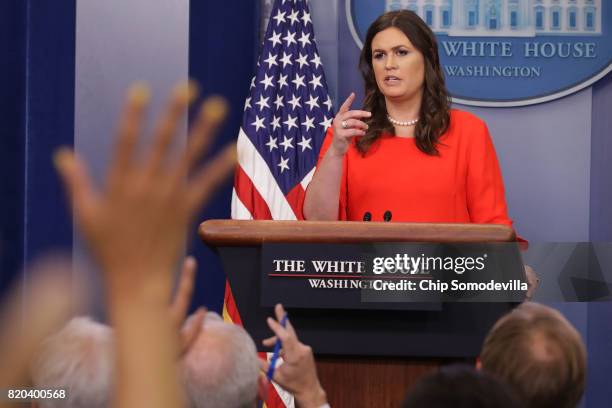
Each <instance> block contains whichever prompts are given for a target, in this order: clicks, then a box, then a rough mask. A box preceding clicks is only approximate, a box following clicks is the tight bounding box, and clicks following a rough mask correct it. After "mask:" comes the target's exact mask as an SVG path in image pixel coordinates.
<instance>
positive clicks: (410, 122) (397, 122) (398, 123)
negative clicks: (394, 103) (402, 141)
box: [387, 115, 419, 126]
mask: <svg viewBox="0 0 612 408" xmlns="http://www.w3.org/2000/svg"><path fill="white" fill-rule="evenodd" d="M387 119H389V122H391V123H392V124H394V125H395V126H414V125H416V123H417V122H418V121H419V118H416V119H412V120H407V121H405V122H403V121H401V120H396V119H393V118H392V117H391V116H389V115H387Z"/></svg>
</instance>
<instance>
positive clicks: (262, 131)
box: [232, 0, 333, 220]
mask: <svg viewBox="0 0 612 408" xmlns="http://www.w3.org/2000/svg"><path fill="white" fill-rule="evenodd" d="M332 119H333V113H332V102H331V99H330V97H329V94H328V91H327V84H326V81H325V74H324V72H323V66H322V65H321V58H320V56H319V53H318V51H317V46H316V43H315V38H314V31H313V27H312V20H311V16H310V12H309V9H308V4H307V1H306V0H276V1H275V3H274V7H273V8H272V12H271V18H270V20H269V23H268V28H267V30H266V34H265V37H264V41H263V46H262V51H261V54H260V56H259V60H258V63H257V74H256V75H255V76H254V77H253V80H252V81H251V89H250V93H249V97H248V98H247V99H246V102H245V105H244V117H243V121H242V127H241V128H240V132H239V135H238V166H237V170H236V175H235V178H234V191H233V196H232V218H233V219H274V220H295V219H302V218H303V217H302V211H301V205H302V202H303V197H304V191H305V190H306V187H307V186H308V183H309V182H310V180H311V178H312V175H313V173H314V169H315V166H316V164H317V157H318V153H319V150H320V148H321V145H322V143H323V138H324V136H325V131H326V130H327V128H328V127H329V126H330V124H331V121H332Z"/></svg>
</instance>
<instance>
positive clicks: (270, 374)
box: [267, 313, 287, 381]
mask: <svg viewBox="0 0 612 408" xmlns="http://www.w3.org/2000/svg"><path fill="white" fill-rule="evenodd" d="M286 324H287V314H286V313H285V315H284V316H283V318H282V319H281V321H280V325H281V326H282V327H283V328H284V327H285V325H286ZM282 346H283V342H282V341H281V339H280V337H277V338H276V344H275V345H274V352H273V353H272V358H271V359H270V367H268V374H267V377H268V380H269V381H272V377H274V370H275V368H276V360H277V359H278V355H279V354H280V350H281V347H282Z"/></svg>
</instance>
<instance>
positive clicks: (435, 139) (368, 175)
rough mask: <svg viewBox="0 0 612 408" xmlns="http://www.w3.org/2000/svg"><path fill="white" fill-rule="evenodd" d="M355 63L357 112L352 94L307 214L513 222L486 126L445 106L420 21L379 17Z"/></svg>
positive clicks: (333, 131)
mask: <svg viewBox="0 0 612 408" xmlns="http://www.w3.org/2000/svg"><path fill="white" fill-rule="evenodd" d="M359 66H360V69H361V72H362V75H363V78H364V80H365V90H366V95H365V102H364V109H363V110H350V107H351V104H352V103H353V101H354V99H355V95H354V94H351V95H350V96H349V97H348V99H347V100H346V101H345V102H344V104H343V105H342V107H341V108H340V110H339V112H338V114H337V115H336V117H335V118H334V121H333V126H332V127H331V128H330V129H329V131H328V133H327V136H326V139H325V141H324V144H323V147H322V149H321V153H320V156H319V162H318V165H317V171H316V173H315V175H314V177H313V179H312V181H311V183H310V185H309V187H308V189H307V191H306V197H305V202H304V207H303V211H304V217H305V218H306V219H308V220H362V219H363V218H364V215H366V214H368V215H369V216H371V219H372V221H382V220H383V219H388V218H390V217H392V219H393V221H404V222H463V223H468V222H473V223H492V224H503V225H507V226H512V221H511V220H510V218H509V217H508V211H507V206H506V200H505V196H504V185H503V180H502V176H501V172H500V169H499V164H498V161H497V156H496V154H495V149H494V147H493V143H492V141H491V138H490V136H489V132H488V130H487V127H486V124H485V123H484V122H483V121H482V120H481V119H479V118H478V117H476V116H474V115H472V114H470V113H467V112H462V111H459V110H454V109H452V110H451V109H450V102H449V97H448V92H447V90H446V87H445V84H444V75H443V73H442V69H441V66H440V60H439V57H438V46H437V43H436V40H435V37H434V34H433V33H432V32H431V30H430V29H429V27H428V26H427V25H426V24H425V23H424V22H423V21H422V20H421V18H420V17H419V16H418V15H416V14H415V13H413V12H411V11H407V10H402V11H393V12H389V13H386V14H383V15H382V16H380V17H379V18H378V19H377V20H376V21H375V22H374V23H373V24H372V25H371V26H370V28H369V29H368V33H367V36H366V39H365V42H364V47H363V50H362V52H361V57H360V62H359ZM385 214H386V215H385ZM366 217H367V215H366Z"/></svg>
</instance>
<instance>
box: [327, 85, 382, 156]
mask: <svg viewBox="0 0 612 408" xmlns="http://www.w3.org/2000/svg"><path fill="white" fill-rule="evenodd" d="M354 101H355V93H354V92H352V93H351V94H350V95H349V97H348V98H346V100H345V101H344V103H343V104H342V106H341V107H340V110H339V111H338V114H337V115H336V117H335V118H334V121H333V127H334V137H333V140H332V145H331V147H330V150H331V151H332V152H333V153H334V154H335V155H336V156H344V155H345V154H346V152H347V150H348V148H349V146H350V144H351V139H352V138H354V137H355V136H364V135H365V134H366V130H368V125H367V124H366V123H365V122H364V121H362V120H361V119H364V118H369V117H371V116H372V113H370V112H367V111H363V110H349V109H350V108H351V105H352V104H353V102H354Z"/></svg>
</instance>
